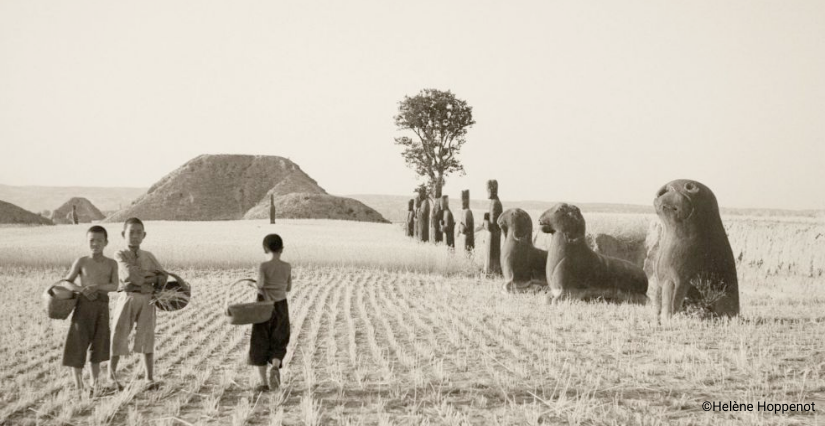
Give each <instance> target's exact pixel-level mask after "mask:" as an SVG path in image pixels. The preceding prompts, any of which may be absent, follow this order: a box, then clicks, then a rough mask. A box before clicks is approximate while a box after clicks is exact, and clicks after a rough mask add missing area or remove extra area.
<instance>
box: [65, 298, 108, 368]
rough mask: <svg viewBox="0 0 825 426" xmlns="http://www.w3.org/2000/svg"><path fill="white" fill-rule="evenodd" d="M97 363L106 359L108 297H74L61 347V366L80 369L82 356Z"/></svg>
mask: <svg viewBox="0 0 825 426" xmlns="http://www.w3.org/2000/svg"><path fill="white" fill-rule="evenodd" d="M87 353H88V355H89V357H88V358H89V362H91V363H92V364H97V363H100V362H103V361H108V360H109V299H108V298H103V297H99V298H98V299H97V300H89V299H87V298H86V297H85V296H78V298H77V305H76V306H75V308H74V313H73V314H72V322H71V324H70V325H69V334H68V335H67V336H66V345H65V346H64V347H63V365H64V366H66V367H74V368H83V366H84V365H86V355H87Z"/></svg>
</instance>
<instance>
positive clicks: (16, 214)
mask: <svg viewBox="0 0 825 426" xmlns="http://www.w3.org/2000/svg"><path fill="white" fill-rule="evenodd" d="M0 223H2V224H9V223H12V224H20V225H54V224H53V223H52V221H51V220H49V219H46V218H45V217H43V216H40V215H39V214H36V213H32V212H30V211H28V210H24V209H21V208H20V207H17V206H15V205H14V204H11V203H7V202H5V201H0Z"/></svg>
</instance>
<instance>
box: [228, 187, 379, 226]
mask: <svg viewBox="0 0 825 426" xmlns="http://www.w3.org/2000/svg"><path fill="white" fill-rule="evenodd" d="M275 211H276V216H277V217H279V218H288V219H338V220H355V221H359V222H381V223H389V221H387V220H386V219H384V217H383V216H381V214H379V213H378V212H377V211H375V210H373V209H372V208H370V207H369V206H367V205H366V204H364V203H362V202H360V201H358V200H353V199H352V198H344V197H336V196H334V195H329V194H317V193H316V194H313V193H308V192H295V193H291V194H286V195H281V196H276V197H275ZM268 217H269V197H266V198H265V199H264V200H262V201H261V203H260V204H259V205H257V206H255V207H253V208H252V209H250V210H249V211H248V212H247V213H246V215H244V219H265V218H268Z"/></svg>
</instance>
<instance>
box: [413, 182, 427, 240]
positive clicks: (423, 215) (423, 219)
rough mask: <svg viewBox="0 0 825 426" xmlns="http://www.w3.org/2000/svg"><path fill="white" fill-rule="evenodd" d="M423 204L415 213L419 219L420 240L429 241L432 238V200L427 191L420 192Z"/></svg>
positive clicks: (419, 195)
mask: <svg viewBox="0 0 825 426" xmlns="http://www.w3.org/2000/svg"><path fill="white" fill-rule="evenodd" d="M418 197H419V200H420V202H421V206H420V207H419V208H418V213H417V214H416V215H415V218H416V220H417V221H418V241H421V242H427V241H429V240H430V200H429V199H428V198H427V194H426V192H425V191H421V193H419V194H418Z"/></svg>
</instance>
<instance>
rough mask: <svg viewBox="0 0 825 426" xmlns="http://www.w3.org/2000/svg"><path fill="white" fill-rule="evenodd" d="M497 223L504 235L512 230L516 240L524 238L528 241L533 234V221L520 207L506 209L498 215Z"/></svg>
mask: <svg viewBox="0 0 825 426" xmlns="http://www.w3.org/2000/svg"><path fill="white" fill-rule="evenodd" d="M497 223H498V226H499V228H501V232H503V233H504V235H508V233H509V232H512V233H513V238H515V239H516V240H517V241H521V240H523V239H525V238H526V239H527V240H528V241H529V240H530V238H532V236H533V222H532V221H531V220H530V215H529V214H527V212H526V211H524V210H522V209H518V208H516V209H507V211H505V212H504V213H502V214H501V215H499V217H498V222H497Z"/></svg>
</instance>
